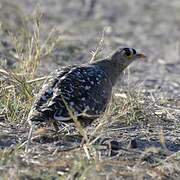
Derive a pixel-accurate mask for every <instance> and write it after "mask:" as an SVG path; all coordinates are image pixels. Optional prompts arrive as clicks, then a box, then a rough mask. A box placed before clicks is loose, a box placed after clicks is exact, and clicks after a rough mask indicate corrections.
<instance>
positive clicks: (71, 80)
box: [28, 47, 146, 126]
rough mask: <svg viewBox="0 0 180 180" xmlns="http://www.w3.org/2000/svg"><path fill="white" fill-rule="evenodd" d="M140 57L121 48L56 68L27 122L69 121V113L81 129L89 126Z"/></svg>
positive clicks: (70, 120)
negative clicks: (81, 126) (130, 65)
mask: <svg viewBox="0 0 180 180" xmlns="http://www.w3.org/2000/svg"><path fill="white" fill-rule="evenodd" d="M144 58H146V56H145V55H144V54H141V53H137V51H136V50H135V49H134V48H129V47H124V48H118V49H117V50H116V51H115V52H114V53H112V55H110V56H109V57H107V58H105V59H100V60H96V61H93V62H89V63H85V64H81V65H69V66H66V67H61V68H58V69H57V70H55V71H54V72H52V73H51V74H50V75H49V76H48V78H47V80H45V82H44V84H43V86H42V88H41V90H40V92H39V93H38V95H37V97H36V99H35V101H34V103H33V105H32V108H31V110H30V113H29V116H28V122H29V123H30V125H37V124H41V123H43V124H44V123H45V124H46V123H47V122H49V121H51V120H52V121H53V122H55V123H56V122H60V123H61V122H62V123H63V122H65V123H66V122H73V117H72V114H71V113H70V111H71V112H73V115H74V116H75V117H77V120H78V121H79V122H80V123H81V124H82V125H83V126H87V125H90V124H91V123H92V122H93V121H94V120H95V119H97V118H98V117H100V116H101V115H102V114H103V113H104V112H105V110H106V109H107V107H108V104H109V102H110V99H111V95H112V89H113V87H114V86H115V84H116V82H117V80H118V77H119V75H120V74H121V73H122V72H123V71H124V69H125V68H126V67H127V66H128V65H129V64H131V63H132V62H133V61H135V60H137V59H144Z"/></svg>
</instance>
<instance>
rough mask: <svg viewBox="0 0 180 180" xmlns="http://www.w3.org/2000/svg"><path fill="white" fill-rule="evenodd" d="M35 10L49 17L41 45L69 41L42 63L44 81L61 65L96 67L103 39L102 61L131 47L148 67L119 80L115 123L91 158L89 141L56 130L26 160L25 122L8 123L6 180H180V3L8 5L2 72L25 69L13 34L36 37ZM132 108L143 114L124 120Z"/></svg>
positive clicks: (1, 16)
mask: <svg viewBox="0 0 180 180" xmlns="http://www.w3.org/2000/svg"><path fill="white" fill-rule="evenodd" d="M35 11H36V12H37V11H41V12H42V18H41V21H40V35H41V36H40V39H41V40H42V41H43V40H44V39H46V37H47V36H48V34H49V32H50V31H51V30H52V29H53V28H54V27H55V28H56V29H57V30H58V33H57V34H56V36H60V37H61V41H60V43H58V44H57V45H56V46H55V48H54V49H53V51H52V52H51V53H50V54H49V55H48V56H46V57H43V58H42V59H41V63H40V66H39V67H38V77H41V76H44V75H47V74H48V73H50V72H52V71H53V70H54V69H56V68H57V66H64V65H69V64H81V63H85V62H88V61H89V59H90V58H91V57H92V52H93V51H95V50H96V48H97V46H98V44H99V41H100V39H101V36H102V34H103V33H104V37H103V42H102V46H101V47H100V50H101V52H100V55H99V56H98V57H99V58H102V57H106V56H107V55H109V53H112V51H113V50H115V49H116V48H118V47H119V46H128V47H134V48H135V49H137V50H139V51H140V52H143V53H145V54H146V55H147V56H148V60H147V61H145V62H135V63H134V64H132V65H131V66H130V67H129V68H128V69H127V70H126V71H125V73H124V74H123V75H122V77H121V78H120V79H119V81H118V83H117V86H116V88H115V89H114V95H113V101H112V107H111V112H110V115H109V116H106V117H105V119H106V120H107V121H108V124H107V125H106V128H105V129H103V130H101V131H99V133H97V134H96V135H95V137H94V136H92V137H91V140H92V141H93V140H94V144H93V145H92V147H88V149H89V151H88V152H87V151H86V148H87V147H86V146H85V147H81V144H82V142H81V140H82V137H80V136H79V135H78V133H77V132H76V130H75V129H74V127H73V126H69V127H68V128H67V129H66V128H64V130H62V133H59V134H56V133H54V132H51V131H50V132H47V133H46V134H45V135H44V134H43V136H41V137H40V138H36V139H35V140H34V141H33V142H32V144H31V145H30V152H29V153H24V149H23V148H24V146H23V145H22V144H23V142H25V141H26V140H27V135H28V125H27V123H25V124H23V123H24V122H25V120H19V122H17V121H16V122H14V121H13V119H10V120H7V121H6V120H4V119H3V118H0V179H90V178H93V179H179V178H180V2H179V0H172V1H169V0H156V1H155V0H152V1H149V0H131V1H127V0H119V1H115V0H112V1H109V0H68V1H67V0H42V1H38V3H37V1H32V0H14V1H11V0H0V22H1V29H2V30H1V32H0V41H1V44H0V58H1V59H0V61H1V62H0V69H6V70H12V71H13V69H14V68H16V65H17V63H18V58H16V57H15V56H14V54H13V53H14V51H13V50H14V49H13V43H12V41H11V39H10V38H9V33H6V32H16V31H18V29H20V28H21V27H23V28H24V29H30V30H33V27H32V26H31V24H28V23H27V21H28V18H29V17H31V16H32V14H34V13H35ZM12 52H13V53H12ZM0 78H1V77H0ZM0 92H1V91H0ZM137 92H138V96H137V94H136V93H137ZM134 94H135V95H134ZM139 94H140V95H139ZM129 97H130V98H129ZM0 98H1V96H0ZM122 98H125V99H126V100H125V101H124V100H120V99H122ZM136 100H137V101H136ZM0 101H1V100H0ZM132 101H133V103H135V105H136V107H135V108H137V107H138V108H140V109H141V112H140V115H137V114H135V115H134V114H133V115H132V112H130V115H128V114H126V116H125V117H124V116H122V115H121V114H120V115H119V116H118V112H119V111H121V112H122V109H121V107H122V106H123V103H125V102H126V103H127V104H129V105H132ZM113 103H114V104H116V106H115V105H113ZM129 111H134V109H133V108H130V109H129ZM0 114H3V108H2V107H1V106H0ZM1 116H2V115H0V117H1ZM120 117H122V118H120ZM133 118H134V119H133ZM127 119H129V121H130V122H131V123H127ZM134 121H135V122H134ZM22 122H23V123H22ZM95 125H97V124H95ZM95 125H92V126H91V127H89V128H88V130H87V133H88V134H91V133H92V131H93V129H94V128H95ZM96 137H98V138H97V139H96ZM95 139H96V141H95ZM19 146H21V147H20V148H19ZM89 155H90V157H88V156H89Z"/></svg>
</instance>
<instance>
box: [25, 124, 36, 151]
mask: <svg viewBox="0 0 180 180" xmlns="http://www.w3.org/2000/svg"><path fill="white" fill-rule="evenodd" d="M33 129H34V125H32V126H31V127H30V130H29V133H28V140H27V144H26V148H25V152H28V149H29V144H30V141H31V137H32V132H33Z"/></svg>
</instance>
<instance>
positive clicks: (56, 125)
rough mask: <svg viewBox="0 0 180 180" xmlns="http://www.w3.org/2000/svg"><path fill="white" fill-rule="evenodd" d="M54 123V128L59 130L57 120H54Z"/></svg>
mask: <svg viewBox="0 0 180 180" xmlns="http://www.w3.org/2000/svg"><path fill="white" fill-rule="evenodd" d="M52 124H53V126H54V129H55V130H56V131H57V132H58V131H59V126H58V123H57V122H56V121H53V122H52Z"/></svg>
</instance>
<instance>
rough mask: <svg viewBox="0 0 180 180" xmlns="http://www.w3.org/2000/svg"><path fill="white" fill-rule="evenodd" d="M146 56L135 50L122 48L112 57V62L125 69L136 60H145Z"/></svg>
mask: <svg viewBox="0 0 180 180" xmlns="http://www.w3.org/2000/svg"><path fill="white" fill-rule="evenodd" d="M144 58H146V56H145V55H144V54H141V53H137V52H136V50H135V49H133V48H127V47H126V48H120V49H118V50H117V51H116V52H115V53H114V54H113V55H112V58H111V59H112V61H114V63H115V64H116V65H117V66H119V67H121V68H123V69H125V68H126V67H127V66H128V65H129V64H130V63H132V62H133V61H135V60H136V59H144Z"/></svg>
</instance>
